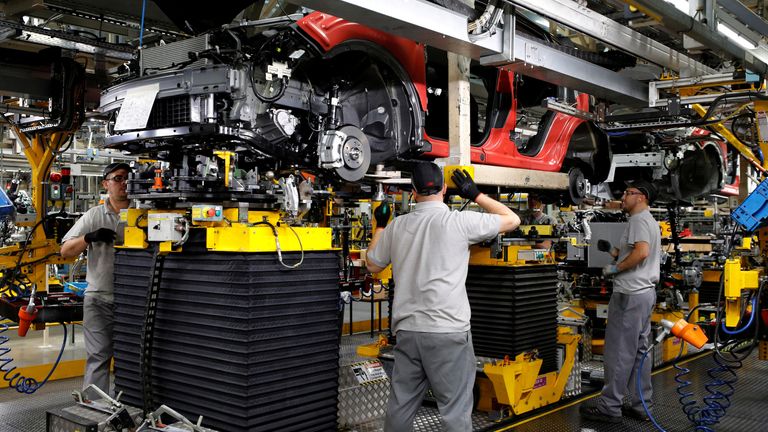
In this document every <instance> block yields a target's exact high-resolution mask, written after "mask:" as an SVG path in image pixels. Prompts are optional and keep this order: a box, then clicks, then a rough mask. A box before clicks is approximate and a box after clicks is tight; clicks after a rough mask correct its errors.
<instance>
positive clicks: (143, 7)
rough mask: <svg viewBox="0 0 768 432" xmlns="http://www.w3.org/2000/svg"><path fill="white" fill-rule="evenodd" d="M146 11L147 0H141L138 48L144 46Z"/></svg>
mask: <svg viewBox="0 0 768 432" xmlns="http://www.w3.org/2000/svg"><path fill="white" fill-rule="evenodd" d="M146 11H147V0H144V1H142V2H141V27H140V28H139V49H141V47H143V46H144V13H145V12H146Z"/></svg>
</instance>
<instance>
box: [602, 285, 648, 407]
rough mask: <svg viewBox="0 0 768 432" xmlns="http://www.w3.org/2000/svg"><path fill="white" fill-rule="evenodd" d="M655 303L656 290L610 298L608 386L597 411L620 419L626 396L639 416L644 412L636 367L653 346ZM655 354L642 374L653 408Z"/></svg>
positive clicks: (607, 340)
mask: <svg viewBox="0 0 768 432" xmlns="http://www.w3.org/2000/svg"><path fill="white" fill-rule="evenodd" d="M655 303H656V292H655V291H654V290H653V289H649V290H648V291H645V292H642V293H639V294H632V295H629V294H621V293H613V294H611V301H610V303H609V304H608V324H607V326H606V329H605V350H604V354H603V360H604V366H605V385H604V386H603V391H602V393H601V394H600V397H599V398H598V400H597V406H598V409H599V410H600V411H601V412H602V413H603V414H607V415H610V416H621V406H622V403H623V399H624V397H625V396H627V397H628V399H629V406H631V408H632V409H633V410H635V411H636V412H642V411H643V405H642V402H641V401H640V395H639V394H638V393H637V367H638V366H639V365H640V359H641V358H642V357H643V353H644V352H645V351H646V350H648V348H650V346H651V312H652V311H653V305H654V304H655ZM652 366H653V354H648V357H646V359H645V362H644V363H643V370H642V371H641V378H640V380H641V388H642V390H643V398H644V399H645V403H646V405H648V408H649V409H650V408H651V406H652V396H653V388H652V387H651V367H652Z"/></svg>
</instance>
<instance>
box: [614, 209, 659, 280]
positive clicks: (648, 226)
mask: <svg viewBox="0 0 768 432" xmlns="http://www.w3.org/2000/svg"><path fill="white" fill-rule="evenodd" d="M637 242H646V243H648V251H649V253H648V256H647V257H646V258H645V259H644V260H643V261H641V262H640V264H638V265H637V266H635V267H634V268H631V269H629V270H625V271H623V272H621V273H618V274H617V275H616V276H614V277H613V292H619V293H623V294H640V293H643V292H646V291H649V290H652V289H655V286H656V283H657V282H658V281H659V273H660V271H661V229H660V228H659V223H658V222H656V219H654V218H653V216H652V215H651V212H650V211H649V210H648V209H646V210H643V211H641V212H640V213H637V214H635V215H632V216H630V217H629V224H628V225H627V228H626V229H625V230H624V233H623V234H622V236H621V243H620V244H619V260H618V262H621V261H623V260H624V258H626V257H627V256H629V254H630V253H631V252H632V249H633V248H634V245H635V243H637Z"/></svg>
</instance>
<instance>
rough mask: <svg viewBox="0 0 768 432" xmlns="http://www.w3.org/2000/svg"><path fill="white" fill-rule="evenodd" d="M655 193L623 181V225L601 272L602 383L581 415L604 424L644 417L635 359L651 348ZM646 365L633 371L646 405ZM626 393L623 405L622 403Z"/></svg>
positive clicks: (657, 241)
mask: <svg viewBox="0 0 768 432" xmlns="http://www.w3.org/2000/svg"><path fill="white" fill-rule="evenodd" d="M655 197H656V189H655V188H654V186H653V184H651V183H649V182H647V181H644V180H638V181H633V182H631V183H628V187H627V189H626V190H625V191H624V196H623V198H622V208H623V209H624V210H625V211H626V212H628V213H629V224H628V226H627V228H626V230H625V231H624V234H622V237H621V243H620V244H619V247H618V249H617V248H613V249H612V250H611V254H612V255H613V256H614V257H615V258H616V257H617V258H618V261H617V262H616V263H614V264H608V265H607V266H605V268H604V269H603V274H604V275H606V276H613V294H611V300H610V302H609V304H608V324H607V326H606V330H605V351H604V355H603V359H604V362H605V364H604V367H605V385H604V386H603V390H602V392H601V394H600V397H599V398H598V399H597V404H596V405H594V406H582V408H581V414H582V417H584V418H587V419H590V420H596V421H603V422H609V423H619V422H621V419H622V416H625V417H630V418H634V419H637V420H644V421H645V420H648V416H647V415H646V413H645V410H644V409H643V405H642V401H641V399H640V395H639V394H638V393H637V385H636V380H637V375H636V374H637V373H638V370H637V369H638V366H639V364H640V359H641V358H642V356H643V354H644V353H645V352H646V351H647V350H648V349H649V348H650V346H651V313H652V312H653V306H654V304H655V303H656V283H657V282H658V281H659V271H660V266H661V262H660V261H661V232H660V228H659V224H658V222H656V220H655V219H654V218H653V216H652V215H651V212H650V211H649V209H648V206H649V204H650V203H652V202H653V200H654V199H655ZM651 365H652V362H649V361H647V362H645V363H644V365H643V370H642V371H639V373H640V374H641V375H640V379H641V388H642V398H643V399H644V400H645V403H646V405H647V406H648V407H649V408H650V407H651V406H652V402H651V396H652V392H653V389H652V388H651ZM625 396H627V397H628V398H627V399H628V405H623V402H622V401H623V399H624V397H625Z"/></svg>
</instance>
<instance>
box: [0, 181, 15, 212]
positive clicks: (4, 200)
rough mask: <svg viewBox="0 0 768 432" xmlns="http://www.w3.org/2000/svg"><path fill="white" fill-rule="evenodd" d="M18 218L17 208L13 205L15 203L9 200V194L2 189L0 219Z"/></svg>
mask: <svg viewBox="0 0 768 432" xmlns="http://www.w3.org/2000/svg"><path fill="white" fill-rule="evenodd" d="M15 217H16V206H14V205H13V201H11V199H10V198H8V194H6V193H5V191H4V190H3V189H2V188H0V219H5V218H11V219H14V218H15Z"/></svg>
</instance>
